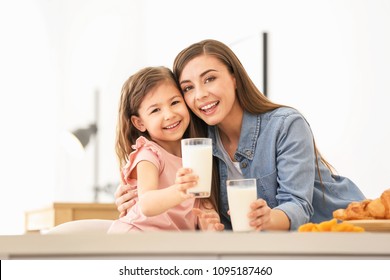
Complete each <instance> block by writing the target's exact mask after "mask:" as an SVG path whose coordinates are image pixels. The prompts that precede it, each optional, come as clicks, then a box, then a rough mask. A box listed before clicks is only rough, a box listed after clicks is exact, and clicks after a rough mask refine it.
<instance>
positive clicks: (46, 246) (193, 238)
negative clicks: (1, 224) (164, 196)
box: [0, 232, 390, 259]
mask: <svg viewBox="0 0 390 280" xmlns="http://www.w3.org/2000/svg"><path fill="white" fill-rule="evenodd" d="M0 258H1V259H178V258H179V259H390V233H370V232H366V233H298V232H263V233H233V232H181V233H179V232H146V233H131V234H120V235H119V234H117V235H107V234H88V235H87V234H66V235H40V234H36V235H31V234H26V235H18V236H0Z"/></svg>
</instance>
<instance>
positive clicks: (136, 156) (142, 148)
mask: <svg viewBox="0 0 390 280" xmlns="http://www.w3.org/2000/svg"><path fill="white" fill-rule="evenodd" d="M131 148H132V149H133V151H132V152H131V153H130V155H129V159H128V161H127V164H126V165H125V166H124V168H123V169H124V170H131V169H133V168H134V167H135V165H136V164H137V163H138V162H139V161H141V160H147V161H151V162H153V163H155V164H157V163H158V162H161V160H160V159H161V154H162V151H161V148H160V147H159V146H158V145H157V144H156V143H154V142H153V141H150V140H148V139H146V138H145V137H143V136H140V137H138V139H137V140H136V141H135V144H134V145H132V146H131Z"/></svg>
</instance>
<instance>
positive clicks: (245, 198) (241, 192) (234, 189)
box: [227, 180, 257, 231]
mask: <svg viewBox="0 0 390 280" xmlns="http://www.w3.org/2000/svg"><path fill="white" fill-rule="evenodd" d="M251 181H252V180H251ZM227 194H228V203H229V210H230V219H231V221H232V227H233V231H251V230H254V228H253V227H251V226H250V225H249V222H250V219H249V218H248V214H249V212H250V211H251V208H250V207H249V205H250V204H251V203H252V202H254V201H256V199H257V192H256V180H253V182H252V184H249V185H248V182H246V185H240V184H239V183H237V185H234V186H231V185H229V183H228V184H227Z"/></svg>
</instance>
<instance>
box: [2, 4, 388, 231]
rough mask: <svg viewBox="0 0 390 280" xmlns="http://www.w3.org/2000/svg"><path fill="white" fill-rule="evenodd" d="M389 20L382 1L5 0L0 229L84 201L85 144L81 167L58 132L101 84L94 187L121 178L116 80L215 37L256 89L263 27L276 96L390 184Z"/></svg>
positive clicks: (347, 162) (79, 120) (89, 108)
mask: <svg viewBox="0 0 390 280" xmlns="http://www.w3.org/2000/svg"><path fill="white" fill-rule="evenodd" d="M19 7H24V8H23V9H20V8H19ZM388 14H390V3H389V2H388V1H386V0H370V1H369V0H367V1H363V0H361V1H356V0H339V1H309V0H296V1H289V0H275V1H264V0H258V1H250V0H241V1H237V0H235V1H233V0H224V1H223V0H214V1H207V0H197V1H180V0H165V1H158V0H147V1H145V0H144V1H141V0H133V1H126V0H121V1H108V0H99V1H93V0H88V1H77V0H70V1H61V0H52V1H49V0H45V1H39V0H36V1H28V0H17V1H2V2H0V34H1V37H2V44H0V61H1V63H0V77H1V82H0V114H1V115H0V122H1V128H2V130H3V133H2V136H1V138H0V139H1V140H0V141H1V144H0V151H1V157H0V161H1V166H2V170H3V171H2V172H1V175H0V192H1V194H0V215H1V219H2V221H3V225H6V226H3V225H2V227H1V228H0V234H10V233H11V234H14V233H22V232H23V213H24V211H25V210H26V209H31V208H37V207H41V206H44V205H47V204H48V203H50V202H51V201H59V200H61V201H92V199H93V194H92V191H91V185H92V160H93V157H92V149H93V146H92V145H91V146H90V147H88V149H87V152H86V155H85V157H84V158H83V159H82V160H77V159H75V158H72V157H71V156H70V155H69V154H67V153H66V152H65V151H64V150H63V148H62V147H61V146H60V145H59V141H58V135H60V133H59V132H61V131H62V130H63V129H69V130H71V129H75V128H77V127H81V126H86V125H88V124H89V123H90V122H91V121H92V120H93V93H94V91H95V90H99V91H100V93H101V108H100V112H101V115H100V132H101V133H100V156H101V163H100V174H99V179H100V183H101V184H106V183H115V182H116V181H117V176H118V174H117V165H116V159H115V154H114V147H113V146H114V137H115V123H116V114H117V106H118V99H119V93H120V88H121V86H122V84H123V82H124V80H125V79H126V78H127V77H128V76H129V75H130V74H131V73H132V72H134V71H135V70H137V69H138V68H140V67H143V66H147V65H167V66H172V62H173V59H174V57H175V55H176V54H177V53H178V52H179V51H180V50H181V49H182V48H184V47H186V46H187V45H189V44H190V43H193V42H196V41H199V40H202V39H205V38H215V39H218V40H221V41H223V42H225V43H227V44H229V45H231V47H232V48H233V49H234V50H235V51H236V53H237V55H238V56H239V57H240V58H241V60H242V62H243V64H244V65H245V66H246V67H247V69H248V72H249V73H250V74H251V75H252V77H253V79H254V81H255V83H256V84H257V85H259V87H260V88H262V85H261V78H260V77H261V69H260V65H261V55H260V51H261V41H260V34H261V33H262V32H264V31H267V32H269V44H270V45H269V47H270V58H269V63H270V69H269V71H270V73H269V78H270V80H269V96H270V98H271V99H273V100H274V101H276V102H279V103H284V104H287V105H291V106H294V107H296V108H297V109H299V110H301V111H302V113H303V114H304V115H305V116H306V117H307V119H308V121H309V122H310V124H311V126H312V129H313V131H314V133H315V136H316V140H317V143H318V146H319V148H320V150H321V151H322V153H323V154H324V156H325V157H326V158H327V159H328V160H329V161H330V162H331V163H332V164H333V165H334V166H335V167H336V168H337V170H338V171H339V173H340V174H342V175H346V176H348V177H350V178H351V179H353V180H354V181H355V182H356V183H357V184H358V185H359V186H360V187H361V188H362V190H363V192H364V193H365V194H366V195H367V196H368V197H376V196H378V195H379V194H380V193H381V191H382V190H384V189H385V188H388V187H389V186H390V178H389V176H388V175H387V172H388V170H389V164H388V163H387V161H386V159H387V158H389V157H390V150H389V148H388V145H387V143H389V142H390V141H389V138H390V128H389V125H388V119H389V118H388V117H387V115H386V109H387V102H386V101H388V100H387V99H388V98H387V96H388V93H389V91H390V84H389V79H388V73H389V69H388V65H390V52H389V51H388V50H389V49H390V32H389V26H390V20H389V19H388V16H387V15H388ZM101 199H102V201H110V200H112V198H111V197H109V196H105V197H102V198H101Z"/></svg>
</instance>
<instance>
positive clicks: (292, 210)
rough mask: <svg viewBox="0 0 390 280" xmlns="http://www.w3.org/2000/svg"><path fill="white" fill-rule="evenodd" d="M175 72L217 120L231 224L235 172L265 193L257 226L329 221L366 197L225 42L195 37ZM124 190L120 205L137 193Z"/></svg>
mask: <svg viewBox="0 0 390 280" xmlns="http://www.w3.org/2000/svg"><path fill="white" fill-rule="evenodd" d="M173 72H174V73H175V76H176V78H177V79H178V81H179V84H180V87H181V89H182V92H183V95H184V99H185V101H186V103H187V105H188V107H189V108H190V109H191V111H192V112H193V113H194V114H195V115H196V116H198V117H199V118H200V119H202V120H203V121H204V122H205V123H206V124H207V125H208V126H209V128H208V133H209V137H210V138H212V139H213V143H214V147H213V154H214V156H215V157H216V158H218V168H219V175H220V190H219V213H220V216H221V222H222V223H223V224H224V225H225V228H226V229H231V223H230V217H229V214H228V203H227V193H226V180H227V179H237V178H256V179H257V194H258V197H259V199H258V200H257V201H256V202H254V203H253V204H252V205H251V209H252V211H251V212H250V213H249V215H250V217H251V218H252V221H251V226H252V227H254V228H255V229H256V230H296V229H297V228H298V227H299V226H300V225H302V224H304V223H307V222H309V221H311V222H314V223H318V222H321V221H324V220H329V219H331V218H332V213H333V211H334V210H336V209H339V208H345V207H347V205H348V204H349V203H350V202H352V201H360V200H363V199H364V198H365V197H364V195H363V193H362V192H361V191H360V190H359V188H358V187H357V186H356V185H355V184H354V183H353V182H352V181H351V180H349V179H348V178H345V177H342V176H338V175H334V174H333V173H332V170H331V166H330V165H329V164H328V163H327V162H326V161H325V160H324V159H323V158H322V157H321V156H320V154H319V152H318V150H317V147H316V145H315V141H314V138H313V135H312V132H311V130H310V126H309V124H308V123H307V121H306V120H305V118H304V117H303V116H302V115H301V114H300V113H299V112H298V111H297V110H295V109H293V108H291V107H288V106H283V105H279V104H275V103H272V102H271V101H270V100H268V99H267V98H266V97H265V96H264V95H262V94H261V92H260V91H259V89H257V87H256V86H255V85H254V83H253V82H252V80H251V79H250V77H249V75H248V74H247V73H246V71H245V69H244V68H243V66H242V64H241V63H240V61H239V59H238V58H237V57H236V55H235V54H234V53H233V51H232V50H231V49H230V48H229V47H227V46H226V45H225V44H223V43H221V42H219V41H215V40H204V41H201V42H199V43H195V44H192V45H191V46H189V47H188V48H186V49H184V50H182V51H181V52H180V53H179V54H178V55H177V57H176V58H175V61H174V65H173ZM123 189H124V187H121V188H118V190H117V192H116V197H117V201H116V203H117V205H118V210H120V211H123V209H125V208H126V205H129V203H131V202H127V204H123V202H124V201H127V199H128V198H132V197H131V192H130V193H129V194H127V195H126V196H122V194H123V193H124V192H123ZM130 201H131V200H130Z"/></svg>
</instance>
